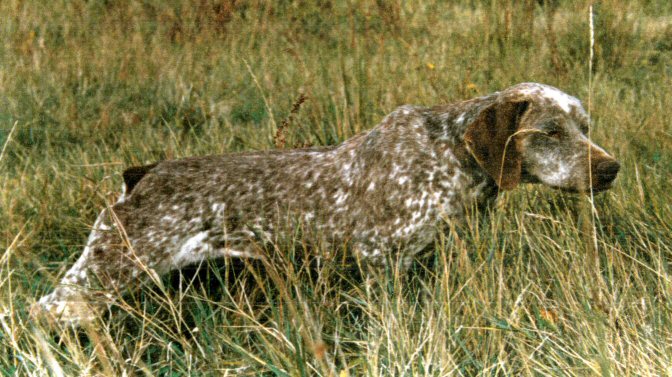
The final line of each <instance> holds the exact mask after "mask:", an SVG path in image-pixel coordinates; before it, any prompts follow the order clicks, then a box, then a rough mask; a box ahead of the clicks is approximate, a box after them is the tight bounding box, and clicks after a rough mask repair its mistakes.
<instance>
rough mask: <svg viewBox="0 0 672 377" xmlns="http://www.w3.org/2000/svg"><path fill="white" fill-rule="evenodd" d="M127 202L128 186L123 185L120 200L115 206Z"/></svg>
mask: <svg viewBox="0 0 672 377" xmlns="http://www.w3.org/2000/svg"><path fill="white" fill-rule="evenodd" d="M125 201H126V184H125V183H122V184H121V195H119V199H117V202H116V203H115V204H121V203H123V202H125Z"/></svg>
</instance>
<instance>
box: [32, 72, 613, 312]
mask: <svg viewBox="0 0 672 377" xmlns="http://www.w3.org/2000/svg"><path fill="white" fill-rule="evenodd" d="M588 123H589V119H588V116H587V114H586V112H585V111H584V109H583V107H582V106H581V103H580V102H579V100H577V99H576V98H574V97H571V96H569V95H567V94H565V93H563V92H561V91H560V90H558V89H556V88H553V87H550V86H547V85H542V84H535V83H523V84H519V85H516V86H513V87H510V88H508V89H505V90H503V91H501V92H496V93H493V94H490V95H487V96H484V97H479V98H475V99H472V100H468V101H463V102H457V103H453V104H449V105H442V106H436V107H419V106H402V107H399V108H398V109H396V110H395V111H394V112H392V113H391V114H389V115H388V116H386V117H385V118H384V119H383V120H382V122H381V123H380V124H379V125H378V126H376V127H374V128H373V129H371V130H370V131H368V132H364V133H362V134H359V135H357V136H355V137H353V138H351V139H350V140H348V141H346V142H344V143H342V144H341V145H338V146H331V147H322V148H309V149H297V150H276V151H263V152H246V153H237V154H227V155H221V156H208V157H193V158H185V159H180V160H174V161H162V162H159V163H157V164H153V165H149V166H143V167H134V168H130V169H128V170H126V171H125V172H124V174H123V177H124V182H125V183H124V187H123V192H122V194H121V197H120V198H119V200H118V201H117V203H115V204H114V205H112V206H111V207H109V208H107V209H105V210H103V211H102V212H101V213H100V215H99V216H98V219H97V220H96V222H95V224H94V225H93V229H92V231H91V234H90V236H89V239H88V242H87V245H86V247H85V248H84V252H83V254H82V256H81V257H80V258H79V260H78V261H77V262H76V263H75V265H74V266H73V267H72V268H71V269H70V270H69V271H68V272H67V273H66V274H65V277H64V278H63V279H62V280H61V282H60V283H59V285H58V286H57V287H56V288H55V290H54V291H53V292H52V293H51V294H49V295H46V296H44V297H42V298H41V299H40V300H39V301H38V302H37V303H36V304H35V306H34V307H33V309H32V313H33V314H34V315H38V316H41V315H46V316H48V317H51V318H54V319H56V320H58V321H61V322H65V323H73V324H77V323H79V322H80V321H83V320H90V319H92V318H95V317H96V315H97V311H98V309H99V308H100V307H101V305H100V304H99V302H100V301H101V300H99V298H100V297H106V298H107V299H108V300H107V302H110V301H109V299H113V298H114V294H115V292H118V291H119V290H120V289H124V288H126V287H129V286H135V285H138V284H139V283H140V282H141V281H142V280H143V279H146V278H147V277H148V276H149V275H148V272H150V273H152V274H153V273H154V272H156V273H157V274H164V273H166V272H168V271H170V270H173V269H178V268H180V267H182V266H185V265H187V264H190V263H194V262H198V261H202V260H204V259H207V258H217V257H239V258H264V250H265V247H264V245H268V244H270V243H273V242H275V241H277V239H278V236H281V235H282V234H281V233H282V232H286V231H288V230H291V229H293V228H296V227H301V230H302V232H303V236H304V237H305V238H306V239H307V240H310V242H317V243H319V245H320V246H321V247H324V248H325V249H327V250H328V249H330V248H342V247H343V246H344V245H348V246H347V250H349V252H350V253H354V255H355V256H356V257H357V258H361V259H365V260H369V261H372V262H373V263H378V262H384V261H385V260H386V258H389V257H390V255H392V253H396V254H394V255H395V256H400V257H401V260H403V261H405V263H408V262H409V261H410V260H411V259H412V256H413V255H414V254H415V253H417V252H419V251H420V250H422V249H423V248H425V247H426V246H427V245H430V244H431V242H432V241H433V240H434V236H435V234H436V232H437V230H438V229H440V227H439V226H438V225H439V224H440V223H441V222H445V221H449V222H450V221H460V220H461V218H463V217H464V216H463V215H464V214H465V211H466V210H467V209H469V208H472V207H474V206H476V208H481V207H484V206H487V205H488V204H490V203H492V202H493V199H494V198H495V197H496V195H497V193H498V191H500V190H508V189H512V188H514V187H515V186H516V185H518V184H519V183H521V182H528V183H543V184H545V185H548V186H551V187H555V188H559V189H562V190H568V191H576V192H585V191H589V190H593V191H601V190H605V189H607V188H609V187H610V186H611V184H612V182H613V181H614V179H615V178H616V175H617V173H618V170H619V164H618V162H617V161H616V160H615V159H614V158H613V157H611V156H610V155H609V154H608V153H607V152H605V151H604V150H603V149H602V148H600V147H598V146H597V145H595V144H593V143H592V142H591V141H590V140H588V139H587V137H586V135H585V133H586V129H587V127H588ZM287 224H289V226H288V225H287ZM395 258H396V257H395ZM102 301H105V300H102Z"/></svg>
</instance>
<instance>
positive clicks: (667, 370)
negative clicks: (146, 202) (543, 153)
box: [0, 0, 672, 376]
mask: <svg viewBox="0 0 672 377" xmlns="http://www.w3.org/2000/svg"><path fill="white" fill-rule="evenodd" d="M544 3H546V4H547V5H545V6H540V5H538V2H532V1H529V2H512V1H503V2H494V1H493V2H473V1H472V2H458V3H454V4H444V3H442V2H429V1H417V2H413V3H407V2H401V1H393V2H379V1H376V2H332V1H316V2H311V1H279V2H265V1H248V2H233V1H216V0H193V1H191V2H181V1H177V0H171V1H166V2H160V1H144V2H135V1H120V2H107V1H96V0H93V1H82V0H73V1H57V2H40V1H36V0H25V1H19V0H5V1H2V2H0V14H1V15H2V22H1V23H0V25H1V26H0V36H1V38H0V146H2V158H0V251H2V252H3V253H2V256H1V257H0V355H1V356H0V372H2V374H3V375H47V374H50V375H55V376H59V375H136V374H137V375H184V374H191V375H211V374H214V375H259V374H262V375H339V376H340V375H351V376H356V375H357V376H358V375H370V376H377V375H407V376H416V375H520V374H522V375H603V376H606V375H618V376H621V375H671V374H672V330H671V329H672V306H671V303H672V286H671V283H672V282H671V276H670V268H671V266H670V263H671V262H672V260H671V259H672V206H671V205H670V195H669V185H670V177H671V173H672V156H670V153H669V150H670V147H672V145H671V141H672V123H670V119H669V118H670V117H669V114H670V110H669V109H670V108H672V85H671V84H672V82H671V80H670V77H671V74H672V71H671V68H670V67H671V65H670V61H671V59H672V44H671V43H670V40H672V22H670V20H671V19H672V6H671V5H670V4H669V3H668V2H666V1H655V0H652V1H643V0H642V1H633V2H626V1H616V0H610V1H603V2H600V3H596V4H595V5H594V16H595V20H594V21H595V25H594V26H595V28H594V32H595V49H594V53H595V56H594V64H593V66H592V71H591V75H592V78H591V79H590V80H591V85H590V86H591V87H592V88H591V93H589V85H588V82H589V73H588V53H589V31H588V3H585V2H581V1H576V2H557V3H556V2H544ZM522 81H538V82H544V83H548V84H551V85H555V86H558V87H560V88H562V89H564V90H565V91H567V92H569V93H572V94H576V95H577V96H579V97H581V98H583V99H584V100H587V98H588V96H589V95H591V107H592V119H593V124H592V137H593V139H594V140H596V141H597V142H598V143H599V144H601V145H603V146H604V147H605V148H606V149H607V150H609V151H611V152H613V154H615V155H616V156H617V157H618V159H619V160H620V161H621V163H622V166H623V168H622V171H621V174H620V176H619V178H618V181H617V184H616V187H615V188H614V189H613V190H611V191H609V192H608V193H605V194H600V195H597V196H596V197H595V200H594V203H593V204H594V208H595V226H594V227H592V226H590V224H589V226H588V227H586V226H585V225H586V221H590V219H589V218H586V217H585V216H581V208H582V207H584V206H585V205H586V204H587V200H588V199H587V198H586V197H582V196H572V195H568V194H564V193H560V192H556V191H553V190H551V189H548V188H543V187H537V186H529V187H528V186H523V187H520V188H519V189H518V190H516V191H514V192H511V193H506V194H505V195H503V196H502V197H501V199H500V201H499V203H498V205H497V208H496V210H495V211H493V212H492V213H491V214H490V216H482V214H477V213H474V214H472V215H473V216H472V218H471V220H470V221H469V222H468V223H467V224H466V225H465V226H463V227H456V226H455V224H446V228H447V231H446V232H444V233H443V234H442V236H441V237H440V239H437V241H436V245H435V249H434V250H433V251H432V252H431V253H429V254H428V255H425V256H424V257H421V258H418V259H417V261H416V262H415V263H414V265H413V267H412V268H411V271H410V272H408V273H401V272H400V271H398V270H397V269H396V267H394V266H395V264H394V263H392V264H390V267H389V268H388V269H383V270H368V269H366V268H364V267H362V268H361V269H363V270H361V269H360V267H359V266H358V265H357V264H356V263H354V264H353V263H351V264H343V263H336V262H334V261H331V262H328V263H317V262H315V261H313V260H311V259H310V258H305V257H301V255H298V254H297V255H295V253H297V252H298V253H299V254H300V251H302V250H303V247H302V243H301V240H300V239H292V238H291V237H289V239H287V240H285V241H283V242H282V243H281V244H279V245H275V247H273V248H272V250H269V253H270V254H271V255H273V256H274V257H273V258H271V259H270V260H272V261H273V263H268V264H263V263H261V264H260V263H254V264H250V263H246V262H240V261H233V260H226V261H219V262H218V263H208V264H204V265H201V266H194V267H193V268H190V269H187V270H184V271H181V272H176V273H175V274H173V275H172V276H169V277H165V279H163V281H162V282H161V284H158V285H157V284H148V285H147V286H145V287H137V288H136V289H133V290H131V291H130V292H128V293H127V294H126V295H125V296H124V297H123V301H121V302H120V304H119V305H118V306H115V307H114V308H112V310H111V313H109V315H107V316H105V318H103V319H102V320H101V321H100V322H99V323H96V324H94V325H93V326H89V327H87V328H85V329H83V330H81V331H79V332H76V331H73V330H69V329H64V330H63V331H61V332H60V333H57V334H54V333H53V332H50V331H49V330H48V329H46V328H44V327H43V326H41V325H40V324H36V323H33V322H31V321H30V319H29V318H28V316H27V308H28V306H29V305H30V304H31V303H32V302H34V301H35V299H36V298H37V297H39V296H40V295H42V294H44V293H46V292H47V291H49V290H50V289H51V288H52V287H53V286H54V284H55V283H56V281H57V279H58V278H59V277H60V276H62V275H63V273H64V271H65V270H66V269H67V268H68V267H69V266H70V265H71V264H72V263H73V261H74V260H75V259H76V258H77V257H78V254H79V252H80V251H81V249H82V245H83V243H84V242H85V239H86V236H87V233H88V231H89V229H90V226H91V224H92V223H93V220H94V218H95V216H96V214H97V212H98V211H99V210H100V209H101V208H103V207H104V206H105V205H106V203H110V202H112V201H113V200H114V199H115V196H116V192H117V189H118V187H119V185H120V183H121V172H122V170H123V168H124V167H125V166H130V165H135V164H141V163H146V162H152V161H156V160H159V159H165V158H178V157H183V156H191V155H204V154H215V153H223V152H228V151H238V150H247V149H270V148H274V147H276V146H280V147H282V146H285V147H290V146H303V145H327V144H335V143H339V142H341V141H343V140H345V139H347V138H349V137H350V136H352V135H353V134H355V133H357V132H359V131H361V130H366V129H368V128H370V127H373V126H374V125H375V124H376V122H377V121H378V120H380V119H381V118H382V116H384V114H386V113H388V112H390V111H391V110H392V109H394V108H395V107H396V106H398V105H401V104H405V103H416V104H428V105H430V104H439V103H445V102H450V101H454V100H459V99H464V98H470V97H473V96H476V95H481V94H485V93H489V92H492V91H494V90H498V89H501V88H503V87H506V86H508V85H511V84H514V83H517V82H522ZM297 104H298V105H297ZM278 128H280V130H278ZM593 236H594V237H596V242H595V239H594V238H593ZM591 250H592V251H591ZM593 259H594V260H593Z"/></svg>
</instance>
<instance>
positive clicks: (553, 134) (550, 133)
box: [546, 128, 562, 139]
mask: <svg viewBox="0 0 672 377" xmlns="http://www.w3.org/2000/svg"><path fill="white" fill-rule="evenodd" d="M561 135H562V133H561V132H560V130H559V129H557V128H554V129H552V130H549V131H546V136H548V137H552V138H554V139H559V138H560V136H561Z"/></svg>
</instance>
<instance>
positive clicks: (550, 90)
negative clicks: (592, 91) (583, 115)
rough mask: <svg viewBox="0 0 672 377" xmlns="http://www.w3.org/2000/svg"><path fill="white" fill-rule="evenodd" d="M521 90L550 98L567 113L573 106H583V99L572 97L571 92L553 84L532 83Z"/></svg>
mask: <svg viewBox="0 0 672 377" xmlns="http://www.w3.org/2000/svg"><path fill="white" fill-rule="evenodd" d="M520 92H521V93H522V94H525V95H530V96H535V95H536V96H541V97H544V98H546V99H549V100H551V101H552V102H553V103H555V104H556V105H558V106H560V108H561V109H562V110H563V111H565V112H566V113H569V112H570V110H571V108H572V107H577V108H581V101H579V100H578V99H577V98H576V97H572V96H570V95H569V94H567V93H565V92H562V91H561V90H559V89H556V88H554V87H552V86H548V85H543V84H536V83H534V84H532V83H531V84H529V86H528V87H526V88H523V89H521V90H520Z"/></svg>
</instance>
